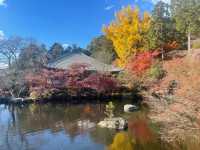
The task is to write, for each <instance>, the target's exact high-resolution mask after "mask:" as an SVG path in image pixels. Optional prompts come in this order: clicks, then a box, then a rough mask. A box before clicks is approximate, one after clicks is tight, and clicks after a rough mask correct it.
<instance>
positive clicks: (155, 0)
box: [151, 0, 171, 4]
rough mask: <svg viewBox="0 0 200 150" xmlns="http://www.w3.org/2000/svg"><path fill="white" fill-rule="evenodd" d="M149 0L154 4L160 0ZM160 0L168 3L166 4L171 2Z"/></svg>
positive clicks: (169, 0)
mask: <svg viewBox="0 0 200 150" xmlns="http://www.w3.org/2000/svg"><path fill="white" fill-rule="evenodd" d="M151 1H152V3H154V4H156V3H157V2H159V1H160V0H151ZM161 1H163V2H165V3H168V4H170V3H171V0H161Z"/></svg>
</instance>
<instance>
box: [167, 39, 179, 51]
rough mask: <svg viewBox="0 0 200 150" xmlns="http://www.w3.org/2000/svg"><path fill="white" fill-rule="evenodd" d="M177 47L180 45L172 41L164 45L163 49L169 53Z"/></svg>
mask: <svg viewBox="0 0 200 150" xmlns="http://www.w3.org/2000/svg"><path fill="white" fill-rule="evenodd" d="M179 46H180V45H179V44H178V43H177V42H176V41H173V42H169V43H166V44H165V45H164V47H163V48H164V50H166V51H171V50H175V49H177V48H178V47H179Z"/></svg>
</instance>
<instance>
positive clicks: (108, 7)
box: [105, 5, 115, 10]
mask: <svg viewBox="0 0 200 150" xmlns="http://www.w3.org/2000/svg"><path fill="white" fill-rule="evenodd" d="M114 7H115V5H108V6H106V7H105V10H111V9H113V8H114Z"/></svg>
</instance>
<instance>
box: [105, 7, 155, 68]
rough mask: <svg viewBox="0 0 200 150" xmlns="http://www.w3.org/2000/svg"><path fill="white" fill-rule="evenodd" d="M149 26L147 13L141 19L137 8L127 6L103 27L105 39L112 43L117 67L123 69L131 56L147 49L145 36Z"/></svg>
mask: <svg viewBox="0 0 200 150" xmlns="http://www.w3.org/2000/svg"><path fill="white" fill-rule="evenodd" d="M150 24H151V18H150V15H149V14H148V13H147V12H145V13H144V14H143V17H141V16H140V11H139V9H138V8H132V7H131V6H127V7H125V8H123V9H122V10H121V11H119V12H118V13H117V14H116V19H115V21H113V22H112V23H111V24H110V25H108V26H104V27H103V32H104V33H105V35H106V37H107V38H108V39H110V40H111V41H112V42H113V45H114V48H115V51H116V53H117V55H118V57H119V60H117V62H118V63H119V64H118V66H119V67H123V66H124V65H125V64H126V62H127V60H128V57H130V56H131V55H132V54H134V53H137V52H139V51H143V50H145V49H146V48H147V45H148V42H147V40H146V37H145V36H146V33H147V32H148V30H149V28H150Z"/></svg>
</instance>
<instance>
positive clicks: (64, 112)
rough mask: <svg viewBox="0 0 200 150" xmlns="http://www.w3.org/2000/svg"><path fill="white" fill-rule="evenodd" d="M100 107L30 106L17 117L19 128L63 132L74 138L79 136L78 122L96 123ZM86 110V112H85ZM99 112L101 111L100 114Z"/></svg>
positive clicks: (101, 113) (100, 115)
mask: <svg viewBox="0 0 200 150" xmlns="http://www.w3.org/2000/svg"><path fill="white" fill-rule="evenodd" d="M99 107H102V106H100V105H86V106H85V105H76V106H74V105H71V106H65V105H52V104H46V105H30V106H29V107H25V108H23V111H22V112H20V111H18V113H20V115H19V117H18V118H19V120H20V123H21V126H22V128H23V129H24V130H26V131H32V132H33V130H34V131H38V130H44V129H51V131H52V132H59V131H61V130H63V129H64V130H65V132H66V134H68V135H69V136H70V137H72V138H74V137H75V136H76V135H78V134H80V133H81V132H83V131H81V130H79V128H78V127H77V121H78V120H90V121H92V122H97V121H99V119H100V118H101V117H102V116H103V110H102V108H101V109H100V108H99ZM86 110H87V111H86ZM99 110H102V112H100V111H99Z"/></svg>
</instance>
